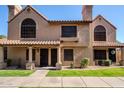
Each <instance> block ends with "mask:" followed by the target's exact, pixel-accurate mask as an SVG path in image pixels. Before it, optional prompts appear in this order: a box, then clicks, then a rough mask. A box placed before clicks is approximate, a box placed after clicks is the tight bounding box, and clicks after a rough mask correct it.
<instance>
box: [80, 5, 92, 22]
mask: <svg viewBox="0 0 124 93" xmlns="http://www.w3.org/2000/svg"><path fill="white" fill-rule="evenodd" d="M92 7H93V6H92V5H83V9H82V17H83V21H92Z"/></svg>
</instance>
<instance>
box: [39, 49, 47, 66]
mask: <svg viewBox="0 0 124 93" xmlns="http://www.w3.org/2000/svg"><path fill="white" fill-rule="evenodd" d="M40 66H41V67H44V66H48V49H40Z"/></svg>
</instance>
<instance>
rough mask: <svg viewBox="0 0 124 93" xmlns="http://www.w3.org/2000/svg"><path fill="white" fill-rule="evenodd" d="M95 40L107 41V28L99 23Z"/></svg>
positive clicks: (95, 32) (95, 31)
mask: <svg viewBox="0 0 124 93" xmlns="http://www.w3.org/2000/svg"><path fill="white" fill-rule="evenodd" d="M94 41H106V29H105V28H104V27H103V26H101V25H99V26H96V27H95V29H94Z"/></svg>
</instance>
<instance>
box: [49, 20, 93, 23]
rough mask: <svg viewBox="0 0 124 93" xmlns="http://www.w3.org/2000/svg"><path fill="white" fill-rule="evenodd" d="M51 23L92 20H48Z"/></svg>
mask: <svg viewBox="0 0 124 93" xmlns="http://www.w3.org/2000/svg"><path fill="white" fill-rule="evenodd" d="M48 22H49V23H90V22H92V21H83V20H48Z"/></svg>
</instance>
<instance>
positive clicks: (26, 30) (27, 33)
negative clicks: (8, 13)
mask: <svg viewBox="0 0 124 93" xmlns="http://www.w3.org/2000/svg"><path fill="white" fill-rule="evenodd" d="M21 38H36V23H35V21H34V20H32V19H30V18H27V19H25V20H24V21H23V22H22V24H21Z"/></svg>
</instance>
